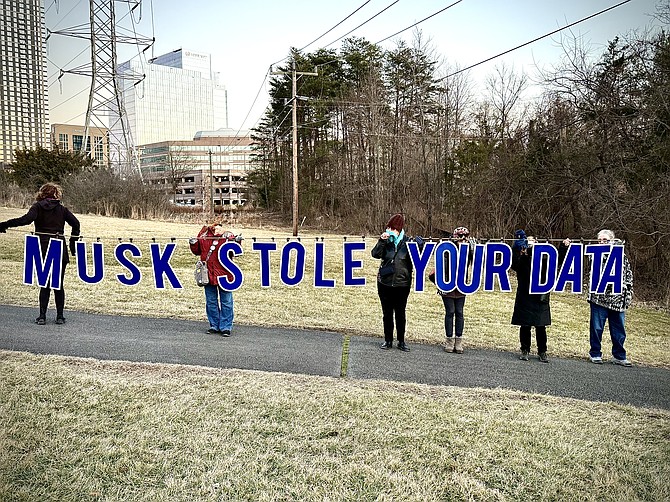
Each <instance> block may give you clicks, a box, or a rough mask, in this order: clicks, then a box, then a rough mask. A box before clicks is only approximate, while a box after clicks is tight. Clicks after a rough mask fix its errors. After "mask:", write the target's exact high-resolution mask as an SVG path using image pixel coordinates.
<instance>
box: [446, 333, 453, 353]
mask: <svg viewBox="0 0 670 502" xmlns="http://www.w3.org/2000/svg"><path fill="white" fill-rule="evenodd" d="M444 351H445V352H453V351H454V337H453V336H448V337H447V343H445V344H444Z"/></svg>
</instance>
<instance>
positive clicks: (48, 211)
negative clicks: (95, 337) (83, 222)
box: [0, 183, 81, 325]
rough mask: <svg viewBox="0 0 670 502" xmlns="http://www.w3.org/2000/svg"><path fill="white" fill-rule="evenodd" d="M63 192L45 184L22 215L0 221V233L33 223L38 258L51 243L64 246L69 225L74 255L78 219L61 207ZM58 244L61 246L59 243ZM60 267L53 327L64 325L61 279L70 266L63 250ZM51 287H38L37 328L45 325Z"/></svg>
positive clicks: (77, 237) (78, 228)
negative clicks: (38, 310) (38, 245)
mask: <svg viewBox="0 0 670 502" xmlns="http://www.w3.org/2000/svg"><path fill="white" fill-rule="evenodd" d="M62 196H63V190H62V189H61V187H60V186H59V185H57V184H56V183H45V184H44V185H42V186H41V187H40V189H39V191H38V192H37V195H36V197H35V199H36V202H35V203H34V204H33V205H32V206H31V207H30V209H29V210H28V212H27V213H26V214H24V215H23V216H20V217H18V218H14V219H11V220H7V221H3V222H0V232H2V233H4V232H6V231H7V228H9V227H20V226H23V225H29V224H30V223H34V224H35V233H36V234H37V236H38V237H39V240H40V250H41V252H42V256H43V257H44V256H45V255H46V254H47V251H48V249H49V246H51V245H54V244H53V241H58V242H59V244H58V245H61V246H63V248H64V247H65V235H64V234H65V223H67V224H68V225H70V227H71V228H72V232H71V234H70V252H71V253H72V256H74V255H75V243H76V242H77V240H79V234H80V230H81V226H80V224H79V220H78V219H77V218H76V217H75V215H73V214H72V212H71V211H70V210H69V209H68V208H66V207H65V206H63V204H62V203H61V197H62ZM61 243H62V244H61ZM61 254H62V260H61V262H62V265H61V269H60V273H61V276H60V284H61V287H60V289H54V300H55V302H56V324H64V323H65V316H64V315H63V313H64V310H65V289H64V288H63V279H64V278H65V267H66V265H67V264H68V263H70V257H69V256H68V253H67V252H65V251H64V250H63V252H62V253H61ZM50 296H51V288H50V287H44V288H40V296H39V302H40V314H39V316H38V317H37V319H35V322H36V323H37V324H40V325H44V324H46V318H47V308H48V306H49V297H50Z"/></svg>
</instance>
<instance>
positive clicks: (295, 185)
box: [272, 57, 318, 236]
mask: <svg viewBox="0 0 670 502" xmlns="http://www.w3.org/2000/svg"><path fill="white" fill-rule="evenodd" d="M287 73H288V72H285V71H273V72H272V74H273V75H286V74H287ZM298 75H301V76H302V75H313V76H317V75H318V73H317V72H300V71H296V69H295V57H294V58H293V62H292V64H291V77H292V80H293V86H292V87H293V90H292V92H291V94H292V97H291V101H293V110H292V115H291V116H292V118H293V139H292V143H293V235H294V236H297V235H298V97H297V94H298V83H297V76H298Z"/></svg>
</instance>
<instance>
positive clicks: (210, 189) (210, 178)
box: [209, 148, 214, 219]
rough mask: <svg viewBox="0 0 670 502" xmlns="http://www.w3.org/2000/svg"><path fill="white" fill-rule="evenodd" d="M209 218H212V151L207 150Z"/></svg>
mask: <svg viewBox="0 0 670 502" xmlns="http://www.w3.org/2000/svg"><path fill="white" fill-rule="evenodd" d="M209 216H210V217H211V218H212V219H213V218H214V177H213V175H212V149H211V148H210V149H209Z"/></svg>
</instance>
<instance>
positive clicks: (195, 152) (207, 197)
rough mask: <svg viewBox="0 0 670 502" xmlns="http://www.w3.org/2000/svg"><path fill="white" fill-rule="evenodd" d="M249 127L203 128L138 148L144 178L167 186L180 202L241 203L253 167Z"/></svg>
mask: <svg viewBox="0 0 670 502" xmlns="http://www.w3.org/2000/svg"><path fill="white" fill-rule="evenodd" d="M252 146H253V142H252V139H251V136H250V133H249V131H239V132H237V131H234V130H233V129H219V130H217V131H200V132H198V133H196V134H195V136H194V138H193V139H192V140H186V141H185V140H179V141H161V142H157V143H151V144H147V145H142V146H140V147H139V148H138V152H139V162H140V168H141V170H142V177H143V179H144V180H145V181H146V182H148V183H150V184H152V185H155V186H156V187H157V188H163V189H164V190H165V191H166V193H168V194H170V198H171V200H172V201H173V202H174V203H175V204H177V205H181V206H200V207H203V208H204V209H208V208H209V207H210V204H211V201H213V205H214V207H217V206H223V207H228V208H233V207H235V206H243V205H244V204H245V203H246V202H247V199H248V195H247V194H248V192H247V177H248V175H249V172H250V171H251V170H252V165H251V155H252V153H253V149H252Z"/></svg>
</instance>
